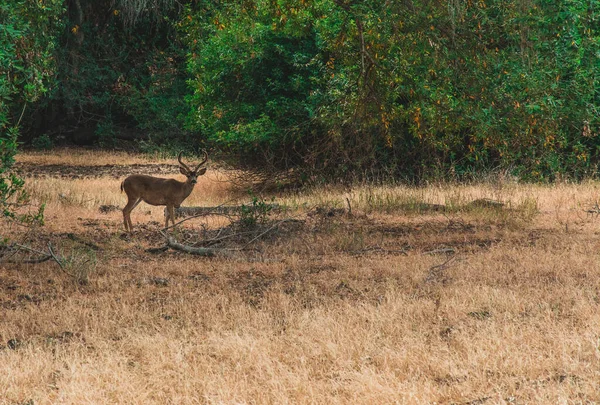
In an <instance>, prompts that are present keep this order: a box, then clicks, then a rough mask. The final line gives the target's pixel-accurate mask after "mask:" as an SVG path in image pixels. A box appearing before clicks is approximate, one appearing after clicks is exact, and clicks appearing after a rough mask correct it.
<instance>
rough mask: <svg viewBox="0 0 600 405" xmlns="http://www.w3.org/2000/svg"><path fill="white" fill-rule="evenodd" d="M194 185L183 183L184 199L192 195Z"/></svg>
mask: <svg viewBox="0 0 600 405" xmlns="http://www.w3.org/2000/svg"><path fill="white" fill-rule="evenodd" d="M194 186H195V184H192V183H191V182H190V181H185V182H184V183H183V194H184V197H185V198H187V197H188V196H189V195H190V194H192V190H193V189H194Z"/></svg>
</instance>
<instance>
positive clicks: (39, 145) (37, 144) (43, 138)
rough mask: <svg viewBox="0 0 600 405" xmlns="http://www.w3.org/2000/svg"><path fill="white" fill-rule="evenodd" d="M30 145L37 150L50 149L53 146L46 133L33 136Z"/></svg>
mask: <svg viewBox="0 0 600 405" xmlns="http://www.w3.org/2000/svg"><path fill="white" fill-rule="evenodd" d="M31 146H33V147H34V148H35V149H37V150H50V149H52V148H53V147H54V142H53V141H52V139H50V137H49V136H48V134H43V135H40V136H38V137H37V138H34V139H33V140H32V141H31Z"/></svg>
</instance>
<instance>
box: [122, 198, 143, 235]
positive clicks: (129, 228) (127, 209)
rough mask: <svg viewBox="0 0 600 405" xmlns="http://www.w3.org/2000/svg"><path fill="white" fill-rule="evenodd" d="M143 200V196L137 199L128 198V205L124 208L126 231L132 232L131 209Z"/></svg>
mask: <svg viewBox="0 0 600 405" xmlns="http://www.w3.org/2000/svg"><path fill="white" fill-rule="evenodd" d="M140 201H142V199H141V198H138V199H137V201H136V200H128V201H127V205H126V206H125V207H124V208H123V225H125V231H128V232H132V231H133V224H132V223H131V211H133V209H134V208H135V207H137V205H138V204H139V203H140Z"/></svg>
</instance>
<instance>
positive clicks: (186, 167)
mask: <svg viewBox="0 0 600 405" xmlns="http://www.w3.org/2000/svg"><path fill="white" fill-rule="evenodd" d="M181 155H183V151H181V152H179V155H178V156H177V160H178V161H179V164H180V165H181V166H182V167H183V168H184V169H185V170H187V171H188V172H191V170H190V168H189V167H188V166H187V165H186V164H185V163H183V162H182V161H181Z"/></svg>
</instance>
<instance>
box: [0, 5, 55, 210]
mask: <svg viewBox="0 0 600 405" xmlns="http://www.w3.org/2000/svg"><path fill="white" fill-rule="evenodd" d="M62 12H63V4H62V1H59V0H44V1H35V2H33V1H27V0H9V1H7V2H4V3H3V4H1V5H0V210H1V211H2V215H3V216H14V206H15V204H19V203H20V202H23V200H24V198H25V197H26V195H25V193H24V192H23V181H22V180H21V179H19V178H18V177H17V176H16V175H15V174H14V173H12V171H11V168H12V165H13V164H14V156H15V154H16V152H17V137H18V135H19V128H20V126H21V124H22V117H23V114H24V112H25V110H26V108H27V105H28V104H30V103H33V102H35V101H37V100H38V99H39V98H40V97H41V96H42V95H43V94H45V93H46V92H47V91H48V88H49V87H50V86H52V84H53V80H54V75H55V67H56V64H55V59H54V50H55V44H56V33H57V32H58V30H59V29H60V26H61V14H62Z"/></svg>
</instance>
